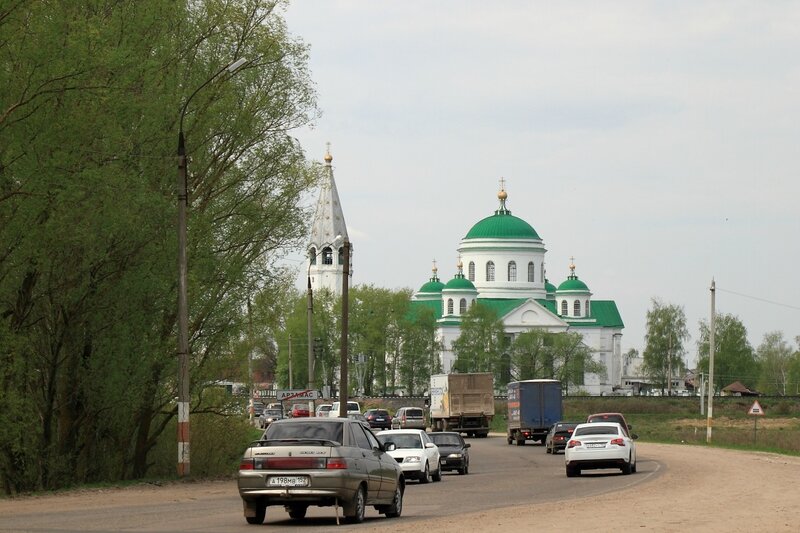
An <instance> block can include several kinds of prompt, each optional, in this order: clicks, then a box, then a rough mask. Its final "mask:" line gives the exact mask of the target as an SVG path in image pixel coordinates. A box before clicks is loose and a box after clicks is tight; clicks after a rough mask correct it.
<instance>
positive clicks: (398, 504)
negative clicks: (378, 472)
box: [385, 483, 403, 518]
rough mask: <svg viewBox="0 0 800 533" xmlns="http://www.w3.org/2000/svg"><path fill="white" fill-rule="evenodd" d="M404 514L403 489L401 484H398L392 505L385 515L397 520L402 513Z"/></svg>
mask: <svg viewBox="0 0 800 533" xmlns="http://www.w3.org/2000/svg"><path fill="white" fill-rule="evenodd" d="M402 512H403V489H402V487H401V486H400V483H398V484H397V488H395V489H394V498H393V499H392V504H391V505H390V506H389V507H387V508H386V511H385V514H386V518H397V517H398V516H400V513H402Z"/></svg>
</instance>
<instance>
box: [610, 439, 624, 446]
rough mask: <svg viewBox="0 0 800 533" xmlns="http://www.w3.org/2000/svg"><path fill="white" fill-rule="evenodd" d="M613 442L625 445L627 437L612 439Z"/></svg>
mask: <svg viewBox="0 0 800 533" xmlns="http://www.w3.org/2000/svg"><path fill="white" fill-rule="evenodd" d="M611 444H616V445H617V446H625V439H612V440H611Z"/></svg>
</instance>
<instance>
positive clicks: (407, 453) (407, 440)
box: [376, 429, 442, 483]
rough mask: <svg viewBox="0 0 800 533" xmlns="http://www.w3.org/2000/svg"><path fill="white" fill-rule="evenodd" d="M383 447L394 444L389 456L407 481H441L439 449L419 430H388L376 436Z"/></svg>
mask: <svg viewBox="0 0 800 533" xmlns="http://www.w3.org/2000/svg"><path fill="white" fill-rule="evenodd" d="M376 437H377V438H378V440H379V441H380V443H381V444H383V446H384V447H386V446H387V445H388V444H390V443H391V444H394V446H395V447H394V450H392V451H390V452H389V455H390V456H392V457H394V458H395V459H396V460H397V462H398V463H400V467H401V468H402V469H403V475H405V476H406V478H409V479H418V480H419V482H420V483H428V482H430V481H431V479H432V480H433V481H441V480H442V469H441V466H440V460H441V459H440V457H439V448H438V447H437V446H436V445H435V444H434V443H433V441H432V440H431V438H430V437H429V436H428V434H427V433H425V431H423V430H421V429H390V430H387V431H381V432H380V433H378V434H377V435H376Z"/></svg>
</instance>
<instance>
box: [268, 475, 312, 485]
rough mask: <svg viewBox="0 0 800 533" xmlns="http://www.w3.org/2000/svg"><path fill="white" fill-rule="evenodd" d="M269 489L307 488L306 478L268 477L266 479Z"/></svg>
mask: <svg viewBox="0 0 800 533" xmlns="http://www.w3.org/2000/svg"><path fill="white" fill-rule="evenodd" d="M267 485H268V486H270V487H307V486H308V478H307V477H306V476H270V477H269V479H267Z"/></svg>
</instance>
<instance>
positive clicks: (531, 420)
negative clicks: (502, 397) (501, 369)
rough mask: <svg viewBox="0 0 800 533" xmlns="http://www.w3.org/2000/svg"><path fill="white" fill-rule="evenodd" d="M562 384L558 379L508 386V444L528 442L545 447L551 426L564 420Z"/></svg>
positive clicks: (528, 381)
mask: <svg viewBox="0 0 800 533" xmlns="http://www.w3.org/2000/svg"><path fill="white" fill-rule="evenodd" d="M561 416H562V406H561V382H560V381H558V380H555V379H529V380H526V381H512V382H511V383H509V384H508V433H507V440H508V443H509V444H512V443H514V442H516V443H517V446H522V445H524V444H525V441H526V440H538V441H539V442H541V443H544V439H545V437H546V436H547V432H548V431H549V429H550V426H552V425H553V424H555V423H556V422H558V421H559V420H561Z"/></svg>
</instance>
